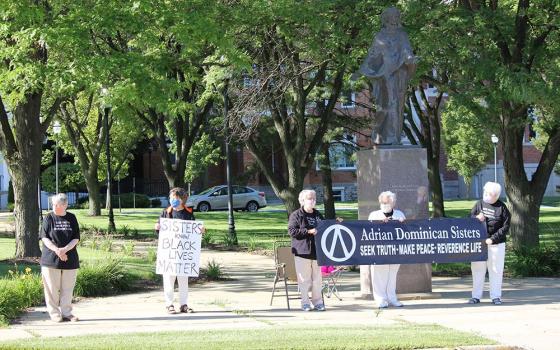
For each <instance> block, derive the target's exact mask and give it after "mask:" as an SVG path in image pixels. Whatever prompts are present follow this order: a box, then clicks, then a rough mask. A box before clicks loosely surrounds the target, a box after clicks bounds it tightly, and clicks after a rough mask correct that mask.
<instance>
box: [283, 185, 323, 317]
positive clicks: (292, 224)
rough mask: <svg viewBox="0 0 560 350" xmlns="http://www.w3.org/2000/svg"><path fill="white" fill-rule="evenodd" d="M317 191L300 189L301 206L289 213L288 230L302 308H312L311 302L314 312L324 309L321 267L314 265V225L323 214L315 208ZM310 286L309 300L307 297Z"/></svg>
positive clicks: (321, 218) (315, 253) (309, 309)
mask: <svg viewBox="0 0 560 350" xmlns="http://www.w3.org/2000/svg"><path fill="white" fill-rule="evenodd" d="M315 201H316V194H315V191H313V190H303V191H301V192H300V194H299V203H300V204H301V208H299V209H298V210H296V211H294V212H293V213H291V214H290V218H289V220H288V233H289V234H290V236H291V237H292V254H294V259H295V265H296V273H297V278H298V286H299V290H300V293H301V309H302V310H303V311H311V310H312V308H311V303H313V306H314V307H315V310H317V311H325V304H324V303H323V296H322V295H321V286H322V283H323V280H322V276H321V269H320V267H319V265H317V251H316V249H315V235H316V234H317V229H316V227H317V225H318V224H319V221H321V220H323V215H321V213H319V211H317V209H315ZM309 289H311V302H310V300H309Z"/></svg>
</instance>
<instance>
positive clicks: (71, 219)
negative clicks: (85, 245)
mask: <svg viewBox="0 0 560 350" xmlns="http://www.w3.org/2000/svg"><path fill="white" fill-rule="evenodd" d="M40 238H48V239H50V240H51V242H53V244H54V245H55V246H57V247H58V248H62V247H65V246H66V245H67V244H68V243H70V241H72V240H73V239H80V226H79V225H78V220H76V217H75V216H74V214H71V213H68V212H66V215H64V216H58V215H55V214H54V213H52V212H51V213H49V214H48V215H47V216H45V219H44V220H43V225H42V228H41V233H40ZM66 255H67V256H68V260H66V261H62V260H60V258H59V257H58V256H57V255H56V254H55V252H53V251H52V250H50V249H49V248H48V247H47V246H45V245H43V253H42V254H41V266H47V267H51V268H54V269H61V270H74V269H77V268H79V267H80V260H79V257H78V250H77V249H76V247H74V248H72V249H71V250H69V251H68V252H66Z"/></svg>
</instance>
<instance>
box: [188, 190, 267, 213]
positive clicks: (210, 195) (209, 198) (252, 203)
mask: <svg viewBox="0 0 560 350" xmlns="http://www.w3.org/2000/svg"><path fill="white" fill-rule="evenodd" d="M232 190H233V208H234V209H241V210H247V211H250V212H256V211H258V210H259V209H260V208H264V207H266V198H265V194H264V192H259V191H257V190H255V189H252V188H251V187H245V186H232ZM187 206H188V207H193V208H194V209H195V210H198V211H202V212H206V211H210V210H224V209H227V208H228V189H227V186H225V185H221V186H214V187H211V188H208V189H206V190H204V191H202V192H200V193H198V194H194V195H192V196H190V197H189V198H188V199H187Z"/></svg>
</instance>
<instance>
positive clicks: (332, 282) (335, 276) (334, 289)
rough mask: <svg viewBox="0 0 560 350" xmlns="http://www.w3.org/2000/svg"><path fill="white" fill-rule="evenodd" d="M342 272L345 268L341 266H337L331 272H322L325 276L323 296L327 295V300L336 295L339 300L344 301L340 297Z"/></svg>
mask: <svg viewBox="0 0 560 350" xmlns="http://www.w3.org/2000/svg"><path fill="white" fill-rule="evenodd" d="M342 271H344V268H343V267H341V266H337V267H336V268H335V269H334V270H332V271H330V272H325V273H323V272H321V274H322V276H323V289H322V293H323V295H326V296H327V298H330V297H331V295H334V296H335V297H336V298H337V299H338V300H342V298H341V297H340V295H339V294H338V285H337V283H338V280H339V278H340V277H341V276H342Z"/></svg>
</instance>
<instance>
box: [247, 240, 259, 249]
mask: <svg viewBox="0 0 560 350" xmlns="http://www.w3.org/2000/svg"><path fill="white" fill-rule="evenodd" d="M257 247H258V241H257V239H256V238H255V237H249V240H248V241H247V250H248V251H250V252H253V251H255V250H256V249H257Z"/></svg>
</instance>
